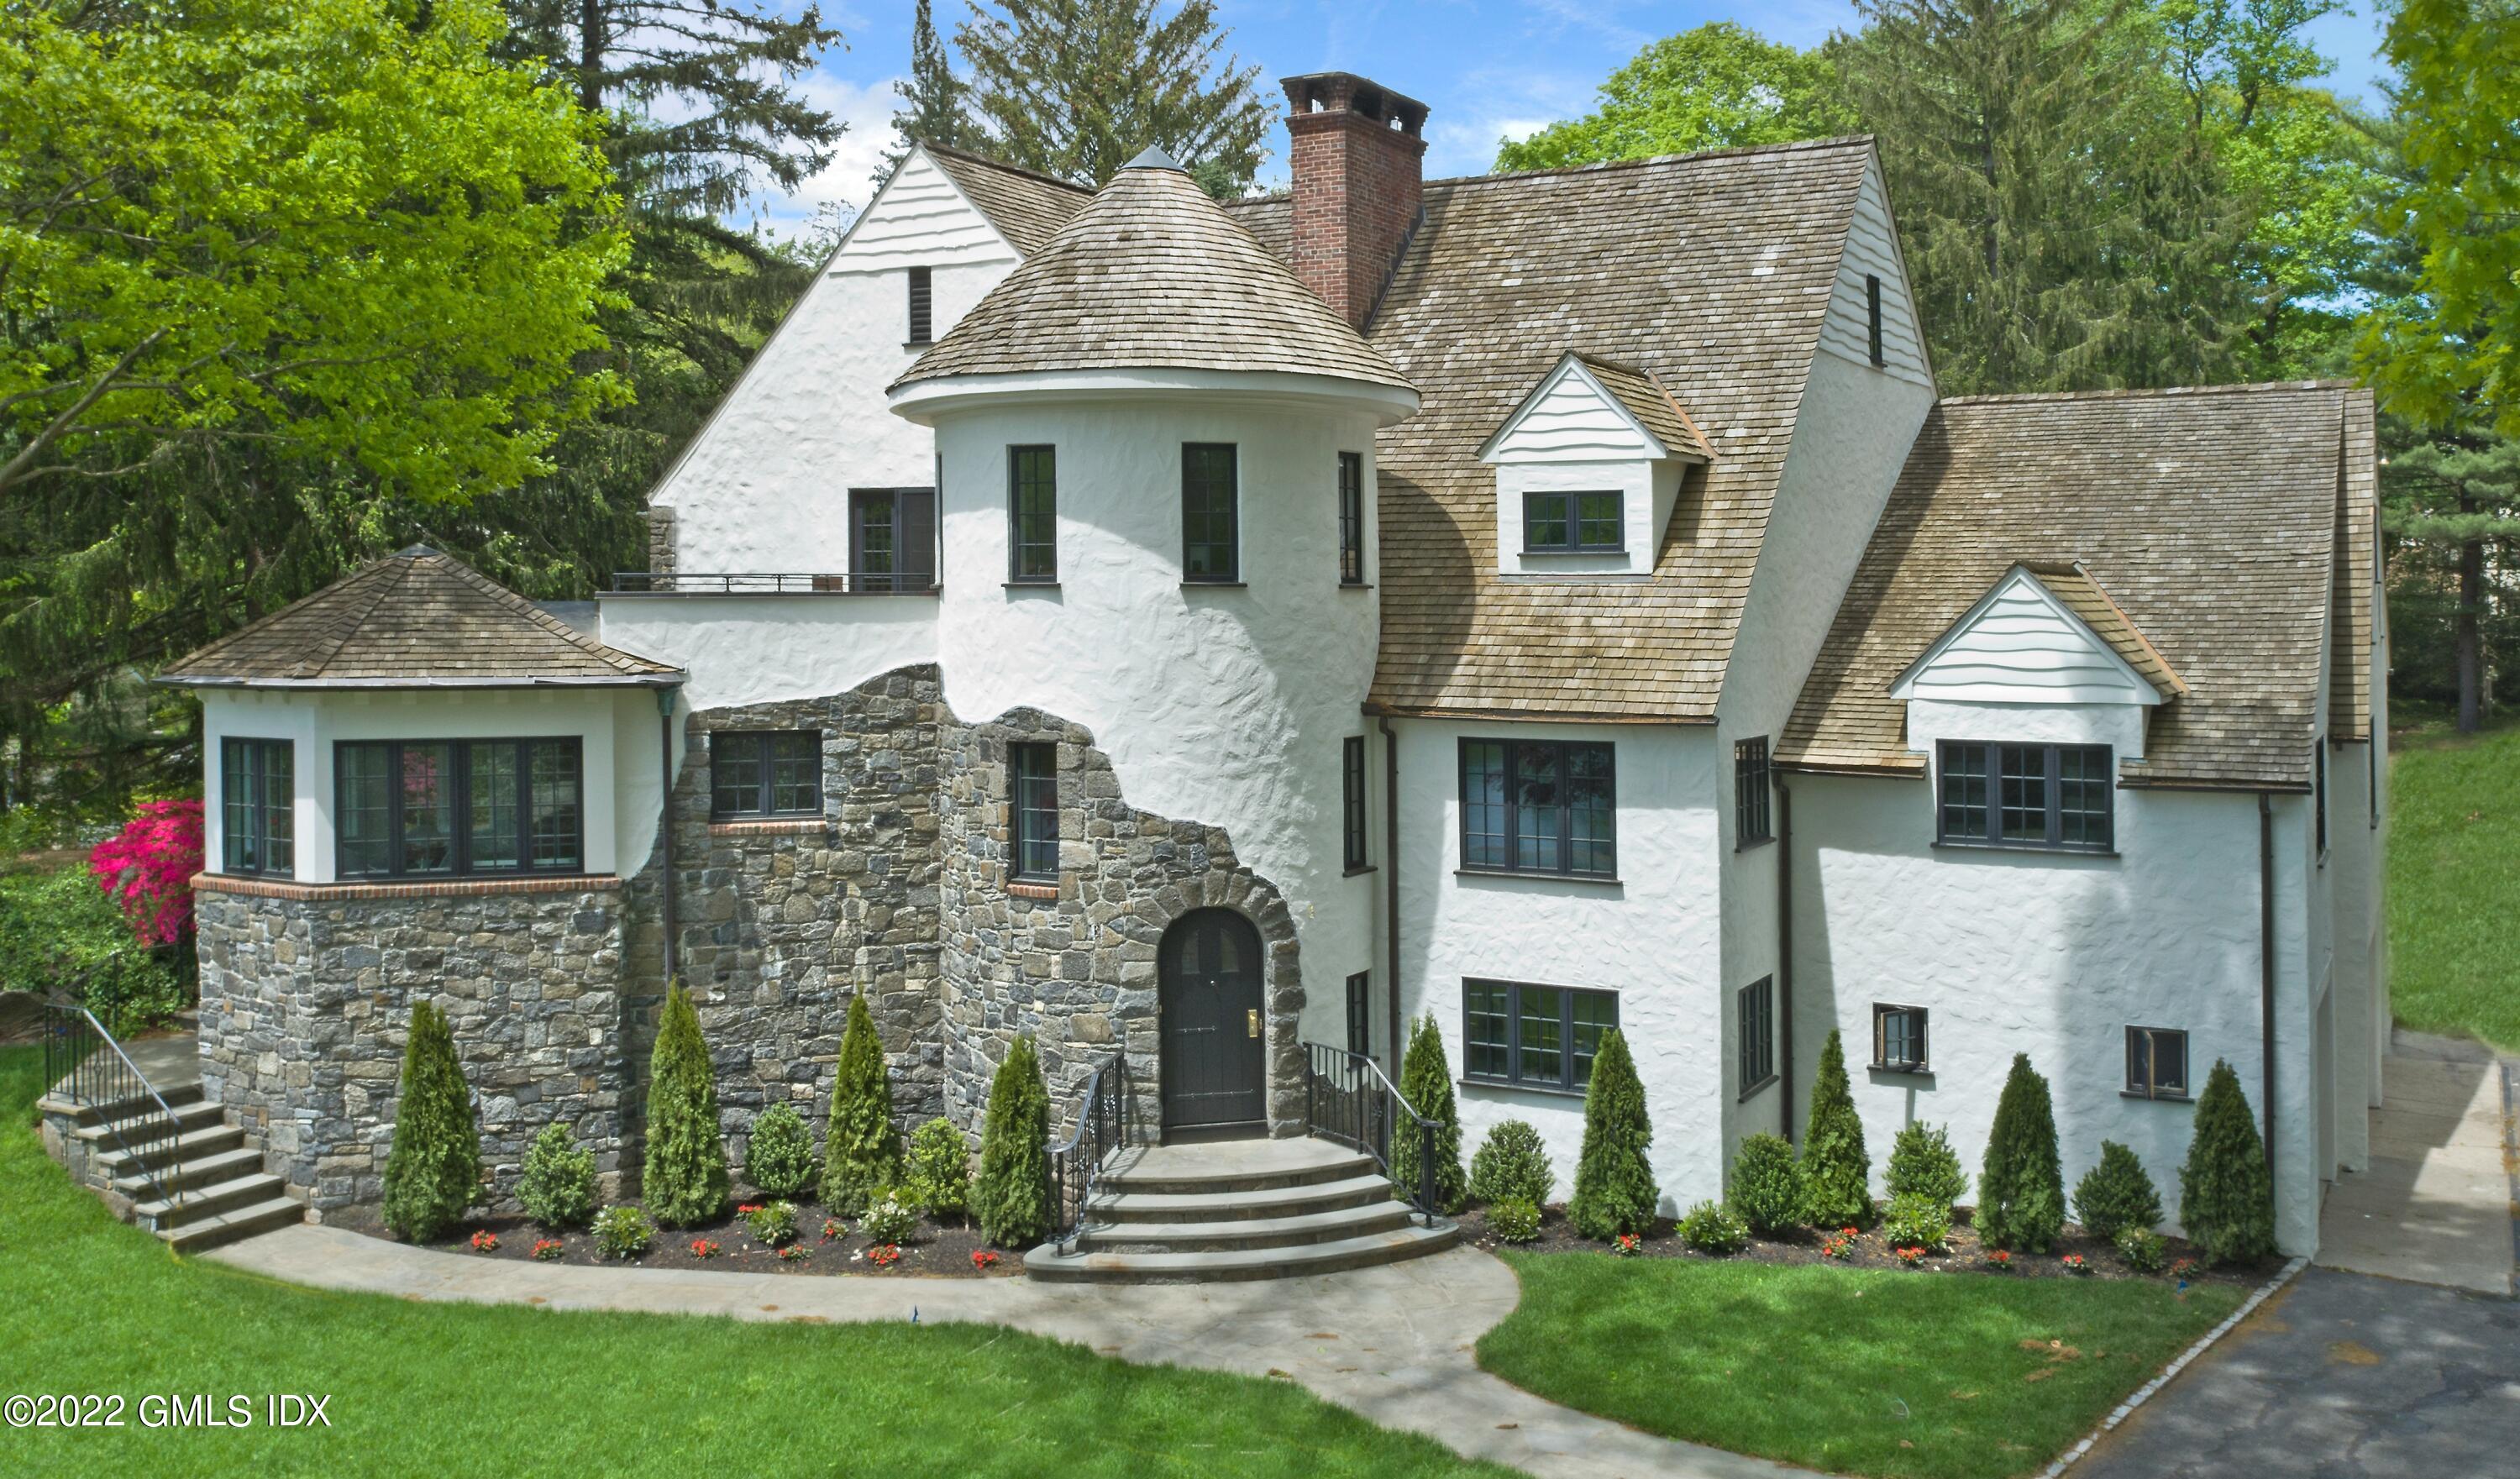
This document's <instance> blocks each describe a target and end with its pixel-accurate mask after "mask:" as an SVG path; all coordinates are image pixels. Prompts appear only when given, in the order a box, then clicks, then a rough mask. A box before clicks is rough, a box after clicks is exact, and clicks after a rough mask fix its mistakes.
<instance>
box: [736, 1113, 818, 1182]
mask: <svg viewBox="0 0 2520 1479" xmlns="http://www.w3.org/2000/svg"><path fill="white" fill-rule="evenodd" d="M743 1178H744V1180H746V1181H748V1182H750V1183H752V1184H753V1185H754V1186H756V1187H758V1188H761V1189H762V1190H764V1191H767V1192H769V1193H770V1194H771V1195H773V1196H796V1195H799V1194H801V1193H802V1192H803V1191H804V1189H805V1188H807V1187H809V1186H811V1185H813V1182H814V1132H813V1131H812V1130H811V1129H810V1128H808V1127H807V1126H806V1124H805V1117H804V1116H803V1115H801V1114H798V1113H797V1112H796V1106H795V1105H793V1104H789V1103H785V1102H782V1103H776V1104H773V1105H771V1106H770V1107H769V1108H767V1109H764V1110H762V1111H761V1113H760V1115H759V1116H758V1117H757V1118H755V1119H754V1120H753V1122H752V1139H751V1141H750V1143H748V1144H746V1145H745V1147H744V1151H743Z"/></svg>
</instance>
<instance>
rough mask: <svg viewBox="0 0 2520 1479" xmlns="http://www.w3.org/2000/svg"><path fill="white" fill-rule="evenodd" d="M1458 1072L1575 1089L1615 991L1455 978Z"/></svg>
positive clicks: (1586, 1071)
mask: <svg viewBox="0 0 2520 1479" xmlns="http://www.w3.org/2000/svg"><path fill="white" fill-rule="evenodd" d="M1462 1021H1463V1033H1462V1042H1463V1053H1462V1074H1463V1077H1464V1078H1469V1079H1475V1080H1477V1081H1479V1082H1481V1083H1488V1084H1500V1085H1504V1086H1507V1087H1508V1088H1514V1089H1543V1090H1553V1091H1555V1092H1557V1093H1560V1094H1581V1093H1583V1092H1584V1089H1585V1087H1586V1086H1587V1085H1589V1084H1591V1083H1592V1082H1593V1055H1594V1053H1596V1052H1598V1050H1599V1048H1600V1044H1601V1035H1602V1034H1603V1033H1605V1032H1608V1031H1610V1030H1612V1029H1613V1028H1615V1027H1617V1026H1618V1025H1619V994H1618V993H1617V992H1615V991H1587V990H1583V989H1581V988H1578V987H1572V986H1525V985H1521V984H1519V983H1516V982H1512V981H1476V980H1465V981H1463V983H1462Z"/></svg>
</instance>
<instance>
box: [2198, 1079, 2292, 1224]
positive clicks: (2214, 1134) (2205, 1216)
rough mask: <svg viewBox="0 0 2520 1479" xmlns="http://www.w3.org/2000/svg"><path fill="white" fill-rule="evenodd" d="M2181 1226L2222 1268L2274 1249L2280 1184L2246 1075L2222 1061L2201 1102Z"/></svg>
mask: <svg viewBox="0 0 2520 1479" xmlns="http://www.w3.org/2000/svg"><path fill="white" fill-rule="evenodd" d="M2179 1221H2180V1223H2181V1225H2182V1226H2183V1227H2184V1228H2185V1229H2186V1232H2187V1240H2188V1241H2189V1242H2192V1243H2194V1244H2196V1246H2198V1247H2200V1248H2202V1249H2204V1250H2205V1256H2206V1257H2208V1258H2211V1259H2212V1260H2214V1261H2215V1262H2216V1263H2248V1262H2250V1261H2252V1260H2254V1259H2260V1258H2264V1257H2266V1256H2267V1255H2268V1254H2270V1253H2273V1251H2274V1250H2275V1188H2274V1179H2273V1177H2272V1176H2271V1175H2269V1173H2268V1171H2267V1144H2266V1142H2265V1141H2263V1140H2260V1139H2259V1138H2258V1125H2257V1121H2256V1119H2255V1118H2254V1117H2253V1116H2251V1114H2250V1113H2249V1100H2248V1098H2247V1097H2246V1096H2245V1095H2243V1094H2241V1092H2240V1076H2239V1075H2238V1074H2236V1073H2233V1072H2232V1071H2231V1065H2230V1064H2229V1063H2227V1062H2225V1061H2223V1060H2222V1059H2221V1058H2216V1059H2215V1060H2214V1071H2213V1072H2212V1073H2210V1074H2207V1075H2206V1077H2205V1092H2204V1093H2203V1094H2202V1095H2199V1096H2198V1097H2197V1099H2196V1138H2195V1139H2194V1140H2193V1141H2191V1142H2189V1143H2188V1146H2187V1163H2186V1164H2185V1165H2183V1166H2181V1167H2180V1168H2179Z"/></svg>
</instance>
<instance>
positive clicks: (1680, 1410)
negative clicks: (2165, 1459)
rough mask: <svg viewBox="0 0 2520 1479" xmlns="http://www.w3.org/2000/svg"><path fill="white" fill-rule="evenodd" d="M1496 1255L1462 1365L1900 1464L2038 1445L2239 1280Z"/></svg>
mask: <svg viewBox="0 0 2520 1479" xmlns="http://www.w3.org/2000/svg"><path fill="white" fill-rule="evenodd" d="M1505 1257H1506V1261H1507V1262H1508V1263H1510V1264H1511V1265H1512V1266H1513V1269H1514V1272H1515V1273H1516V1274H1517V1275H1519V1276H1520V1277H1521V1279H1522V1304H1521V1307H1520V1308H1518V1309H1516V1310H1515V1311H1514V1312H1513V1314H1512V1316H1511V1317H1510V1318H1508V1320H1507V1321H1506V1322H1505V1323H1503V1324H1501V1325H1498V1326H1497V1327H1496V1328H1495V1329H1493V1330H1490V1331H1489V1332H1488V1333H1487V1335H1486V1336H1485V1337H1484V1338H1482V1339H1481V1340H1480V1341H1479V1365H1481V1366H1483V1367H1487V1368H1488V1369H1489V1370H1491V1371H1494V1372H1496V1373H1497V1374H1498V1375H1500V1376H1502V1377H1504V1378H1505V1379H1506V1380H1508V1381H1510V1382H1512V1383H1514V1384H1515V1385H1516V1386H1520V1387H1523V1388H1526V1389H1528V1390H1530V1391H1532V1392H1536V1393H1538V1394H1539V1395H1541V1396H1543V1397H1546V1398H1549V1399H1550V1400H1552V1401H1553V1402H1560V1403H1564V1404H1565V1405H1566V1406H1568V1407H1575V1408H1581V1409H1583V1410H1584V1411H1586V1412H1595V1413H1598V1414H1599V1415H1601V1416H1603V1417H1609V1418H1613V1419H1616V1420H1617V1421H1620V1422H1625V1423H1628V1424H1631V1425H1632V1426H1635V1427H1640V1428H1643V1429H1645V1430H1646V1431H1648V1432H1654V1433H1661V1434H1664V1435H1666V1436H1668V1437H1672V1438H1684V1439H1687V1440H1688V1441H1689V1442H1692V1443H1706V1444H1712V1445H1714V1446H1715V1447H1717V1448H1727V1449H1733V1450H1735V1451H1736V1452H1739V1453H1744V1454H1755V1455H1758V1456H1760V1457H1768V1458H1778V1459H1782V1460H1784V1461H1786V1462H1788V1463H1799V1464H1807V1465H1810V1466H1812V1467H1814V1468H1823V1469H1831V1470H1835V1471H1837V1472H1840V1473H1849V1474H1878V1475H1892V1476H1900V1479H1907V1476H1915V1479H2001V1476H2004V1475H2011V1474H2019V1473H2022V1472H2024V1471H2026V1470H2030V1469H2034V1468H2037V1467H2039V1466H2041V1465H2043V1464H2045V1463H2047V1462H2048V1459H2049V1458H2051V1457H2054V1456H2055V1454H2056V1453H2057V1452H2058V1451H2059V1450H2061V1449H2063V1448H2064V1447H2065V1446H2066V1445H2068V1444H2070V1443H2073V1442H2074V1441H2076V1440H2077V1439H2079V1438H2081V1437H2082V1436H2083V1434H2085V1433H2086V1432H2089V1431H2090V1430H2091V1428H2092V1427H2093V1424H2095V1423H2096V1422H2098V1420H2099V1419H2100V1418H2101V1417H2102V1416H2103V1415H2105V1414H2106V1413H2107V1412H2108V1411H2109V1409H2111V1408H2112V1407H2115V1406H2116V1405H2117V1404H2118V1403H2119V1402H2120V1401H2121V1400H2123V1399H2124V1398H2125V1397H2126V1395H2127V1394H2128V1393H2129V1392H2131V1391H2133V1390H2134V1389H2135V1388H2137V1387H2138V1386H2140V1385H2141V1384H2143V1382H2145V1381H2146V1380H2148V1379H2150V1378H2151V1376H2152V1374H2153V1372H2154V1371H2156V1370H2158V1369H2159V1368H2160V1367H2162V1366H2163V1365H2165V1364H2167V1363H2168V1362H2169V1361H2170V1360H2171V1359H2172V1358H2173V1357H2175V1356H2176V1355H2178V1354H2179V1352H2180V1351H2181V1350H2183V1349H2184V1348H2185V1347H2186V1346H2187V1344H2188V1343H2189V1342H2191V1341H2193V1340H2194V1339H2195V1338H2196V1337H2197V1336H2199V1335H2201V1334H2203V1333H2204V1332H2205V1331H2206V1330H2208V1329H2211V1328H2212V1327H2213V1326H2214V1325H2215V1324H2216V1323H2217V1322H2220V1321H2221V1320H2223V1319H2224V1318H2225V1317H2226V1316H2228V1315H2229V1314H2230V1313H2231V1312H2232V1311H2233V1310H2235V1309H2237V1308H2238V1307H2239V1305H2240V1301H2241V1300H2242V1299H2243V1298H2244V1297H2245V1292H2244V1291H2243V1290H2240V1289H2238V1288H2235V1287H2232V1286H2230V1285H2226V1284H2211V1285H2201V1284H2200V1285H2196V1286H2193V1287H2191V1288H2189V1289H2188V1290H2187V1291H2186V1293H2185V1294H2184V1295H2181V1294H2179V1293H2178V1292H2176V1291H2175V1290H2174V1289H2173V1288H2172V1286H2171V1285H2169V1284H2167V1283H2163V1282H2159V1281H2154V1280H2143V1281H2139V1282H2138V1281H2124V1282H2121V1281H2111V1280H2102V1279H2096V1278H2094V1279H2071V1280H2069V1279H2062V1278H2005V1277H1998V1276H1994V1275H1931V1274H1911V1273H1904V1272H1899V1271H1880V1272H1870V1273H1867V1272H1861V1271H1857V1270H1853V1269H1837V1268H1825V1267H1810V1266H1805V1267H1790V1268H1789V1267H1779V1266H1777V1265H1771V1264H1755V1263H1736V1262H1724V1263H1713V1262H1699V1261H1696V1260H1687V1261H1684V1260H1679V1259H1661V1258H1657V1259H1614V1258H1612V1257H1610V1256H1608V1255H1607V1254H1581V1253H1557V1254H1528V1253H1522V1254H1517V1253H1508V1254H1506V1255H1505ZM2050 1341H2061V1342H2063V1343H2064V1346H2065V1347H2068V1348H2070V1349H2071V1350H2072V1351H2073V1352H2074V1353H2075V1354H2074V1355H2073V1356H2072V1357H2071V1358H2070V1359H2064V1358H2063V1357H2062V1352H2060V1351H2058V1350H2056V1349H2055V1348H2053V1347H2050V1346H2049V1345H2048V1342H2050ZM2024 1342H2031V1343H2035V1344H2036V1345H2037V1346H2038V1347H2039V1349H2038V1350H2037V1351H2035V1352H2034V1351H2032V1350H2030V1349H2027V1348H2026V1347H2025V1345H2024ZM2042 1372H2045V1373H2047V1374H2045V1375H2042V1374H2041V1373H2042Z"/></svg>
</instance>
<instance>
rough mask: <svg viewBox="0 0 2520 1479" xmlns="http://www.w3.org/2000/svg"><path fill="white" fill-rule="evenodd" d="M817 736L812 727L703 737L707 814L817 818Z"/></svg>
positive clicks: (819, 812)
mask: <svg viewBox="0 0 2520 1479" xmlns="http://www.w3.org/2000/svg"><path fill="white" fill-rule="evenodd" d="M822 813H823V737H822V736H821V735H820V734H819V733H817V732H815V731H813V730H718V731H716V732H714V733H712V734H711V735H710V736H709V815H710V816H713V817H719V818H742V817H818V816H821V815H822Z"/></svg>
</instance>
